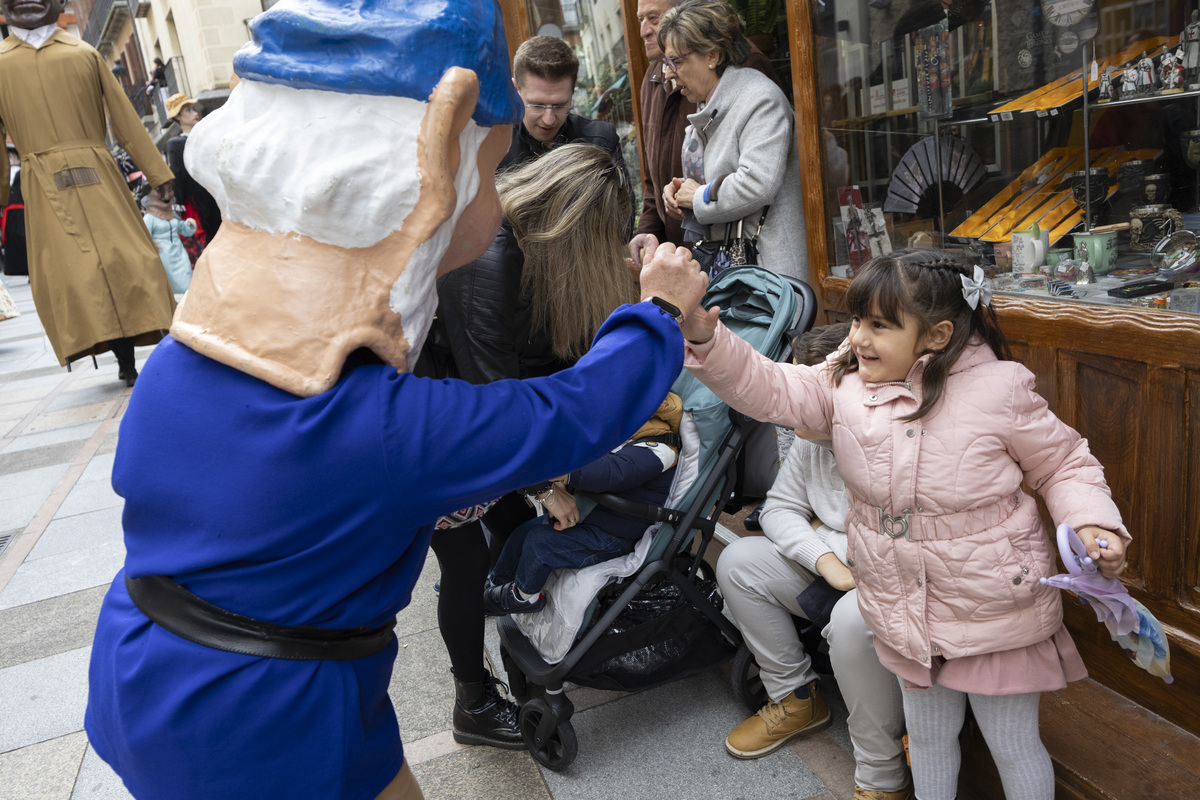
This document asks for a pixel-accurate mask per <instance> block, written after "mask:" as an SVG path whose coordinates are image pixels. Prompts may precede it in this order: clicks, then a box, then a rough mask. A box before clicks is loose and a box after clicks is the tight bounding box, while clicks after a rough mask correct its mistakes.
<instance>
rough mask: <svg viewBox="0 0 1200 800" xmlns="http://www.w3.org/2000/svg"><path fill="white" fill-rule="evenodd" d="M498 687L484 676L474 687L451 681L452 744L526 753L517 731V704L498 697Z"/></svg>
mask: <svg viewBox="0 0 1200 800" xmlns="http://www.w3.org/2000/svg"><path fill="white" fill-rule="evenodd" d="M498 683H500V681H498V680H496V678H494V677H493V676H491V675H489V674H487V673H484V676H483V680H481V681H475V682H473V683H464V682H463V681H460V680H459V679H458V678H455V679H454V694H455V698H454V741H456V742H458V743H460V744H488V745H491V746H492V747H501V748H504V749H505V750H524V749H525V740H524V739H522V738H521V732H520V730H519V729H518V728H517V711H518V708H517V704H516V703H514V702H512V701H511V700H509V699H507V698H505V697H503V696H501V694H500V690H499V689H497V688H496V685H497V684H498Z"/></svg>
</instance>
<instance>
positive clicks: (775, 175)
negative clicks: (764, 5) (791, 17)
mask: <svg viewBox="0 0 1200 800" xmlns="http://www.w3.org/2000/svg"><path fill="white" fill-rule="evenodd" d="M688 121H689V122H691V123H692V125H693V126H694V127H695V129H696V131H697V133H698V134H699V136H700V139H701V140H702V141H703V142H704V180H705V182H706V183H712V182H714V181H716V180H717V179H719V178H722V176H724V177H723V179H722V180H721V182H720V184H719V185H718V186H717V187H716V192H715V195H716V199H713V197H712V193H710V197H709V201H708V202H705V200H704V190H703V189H700V190H699V191H697V192H696V196H695V199H694V200H693V201H692V202H693V208H692V210H693V211H694V212H695V214H696V220H697V221H698V222H700V223H701V224H704V225H709V226H711V228H710V235H709V238H713V239H716V238H721V237H723V236H724V235H725V226H724V224H723V223H728V222H733V223H734V224H735V225H736V223H737V221H738V220H739V219H741V220H744V223H743V234H750V233H753V232H754V228H755V226H757V224H758V219H759V216H760V215H761V214H762V209H763V206H765V205H768V204H769V205H770V206H771V210H770V211H768V212H767V219H766V222H765V223H764V225H763V229H762V233H761V234H760V236H759V239H758V251H759V261H760V262H761V266H764V267H768V268H770V269H772V270H774V271H775V272H778V273H781V274H783V275H791V276H793V277H796V278H800V279H801V280H804V281H807V280H808V251H807V249H806V237H805V231H804V208H803V205H802V203H801V198H800V161H799V158H798V157H797V152H796V148H797V145H796V122H795V117H794V114H793V112H792V107H791V105H790V104H789V103H788V100H787V97H786V96H785V95H784V94H783V92H782V91H780V89H779V87H778V86H776V85H775V84H774V83H773V82H772V81H771V79H770V78H768V77H766V76H765V75H763V74H762V73H761V72H758V71H756V70H753V69H746V68H743V67H733V66H731V67H727V68H726V69H725V73H724V74H723V75H722V76H721V80H720V82H719V83H718V84H717V88H716V89H714V90H713V94H712V96H711V97H710V98H709V100H708V102H707V103H705V104H704V105H703V106H701V108H700V110H699V111H697V112H696V113H695V114H690V115H688Z"/></svg>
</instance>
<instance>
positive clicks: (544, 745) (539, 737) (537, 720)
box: [519, 697, 579, 772]
mask: <svg viewBox="0 0 1200 800" xmlns="http://www.w3.org/2000/svg"><path fill="white" fill-rule="evenodd" d="M519 725H520V728H521V736H522V737H524V739H525V744H526V745H527V746H528V747H529V752H530V753H531V754H532V755H533V757H534V758H536V759H537V761H538V763H539V764H541V765H543V766H545V767H547V768H548V769H552V770H554V771H555V772H562V771H563V770H564V769H566V768H567V766H568V765H569V764H570V763H571V762H572V761H574V760H575V756H577V755H578V754H579V740H578V739H576V738H575V728H574V727H572V725H571V723H570V722H569V721H564V722H559V721H558V719H557V718H556V717H555V716H554V712H553V711H552V710H551V709H550V706H549V704H547V703H546V701H545V700H543V699H542V698H540V697H535V698H534V699H532V700H530V701H529V702H528V703H526V704H525V705H524V706H522V707H521V716H520V718H519Z"/></svg>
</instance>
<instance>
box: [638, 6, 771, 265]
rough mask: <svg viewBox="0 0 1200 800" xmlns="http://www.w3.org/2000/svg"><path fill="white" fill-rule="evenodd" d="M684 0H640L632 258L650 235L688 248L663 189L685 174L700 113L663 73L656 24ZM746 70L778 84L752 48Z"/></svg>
mask: <svg viewBox="0 0 1200 800" xmlns="http://www.w3.org/2000/svg"><path fill="white" fill-rule="evenodd" d="M679 2H680V0H638V4H637V19H638V24H639V25H640V26H641V27H640V29H639V35H640V36H641V37H642V43H643V44H644V45H645V48H646V58H647V60H649V62H650V63H649V65H648V66H647V68H646V74H645V76H644V77H643V78H642V89H641V92H642V215H641V218H640V219H639V220H638V226H637V231H636V235H635V236H634V238H633V241H632V242H630V243H629V247H630V251H631V252H632V253H633V254H634V255H633V257H634V260H635V261H637V260H638V259H640V257H641V256H640V255H639V254H640V251H641V249H642V248H643V247H644V246H645V244H644V242H645V241H646V234H653V235H654V237H655V238H656V239H657V240H658V241H659V242H671V243H672V244H676V245H681V244H684V236H683V228H682V227H681V225H680V222H679V220H677V219H674V218H672V217H671V216H669V215H668V214H667V210H666V206H665V205H664V204H663V197H662V193H663V186H665V185H666V184H668V183H670V182H671V178H673V177H675V176H676V175H682V174H683V132H684V129H685V128H686V127H687V124H688V119H687V118H688V114H694V113H696V104H695V103H693V102H692V101H690V100H688V99H687V98H686V97H684V96H683V93H682V92H681V91H680V90H679V87H678V86H677V85H676V84H675V81H674V80H667V78H666V76H665V75H664V69H663V62H662V59H663V55H664V53H663V52H662V50H661V49H660V48H659V46H658V39H657V38H656V37H657V35H658V21H659V20H660V19H661V18H662V15H663V14H665V13H667V10H668V9H670V8H672V7H673V6H676V5H678V4H679ZM742 66H743V67H750V68H751V69H756V70H758V71H759V72H761V73H762V74H764V75H766V76H767V77H768V78H770V79H771V80H773V81H775V82H776V83H779V78H778V77H777V76H776V75H775V70H774V69H773V68H772V67H771V61H770V60H769V59H768V58H767V57H766V56H765V55H763V53H762V51H761V50H759V49H758V48H757V47H755V46H753V45H751V49H750V58H748V59H747V60H746V63H745V64H743V65H742Z"/></svg>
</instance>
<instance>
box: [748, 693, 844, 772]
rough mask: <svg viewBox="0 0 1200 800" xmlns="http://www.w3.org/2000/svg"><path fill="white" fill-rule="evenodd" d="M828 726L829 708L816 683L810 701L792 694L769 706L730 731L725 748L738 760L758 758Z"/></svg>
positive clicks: (810, 694)
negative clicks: (792, 740) (798, 737)
mask: <svg viewBox="0 0 1200 800" xmlns="http://www.w3.org/2000/svg"><path fill="white" fill-rule="evenodd" d="M827 725H829V708H828V707H827V706H826V705H825V698H823V697H821V694H820V692H819V691H818V690H817V683H816V681H813V682H812V683H810V684H809V685H808V699H807V700H801V699H800V698H799V697H796V693H795V692H789V693H788V695H787V697H785V698H783V700H781V701H780V702H778V703H767V704H766V705H765V706H763V707H762V708H760V709H759V710H758V712H757V713H755V715H754V716H753V717H750V719H748V720H746V721H745V722H743V723H742V724H741V725H738V726H737V727H736V728H734V729H733V731H731V732H730V734H729V737H728V738H727V739H726V740H725V749H726V750H728V751H729V754H730V755H732V756H734V757H736V758H759V757H761V756H765V755H767V754H768V753H774V752H775V751H776V750H778V749H779V748H780V747H782V746H783V745H785V744H786V743H787V742H788V741H790V740H791V739H794V738H796V737H797V736H802V735H805V734H809V733H816V732H817V731H819V730H821V729H822V728H824V727H826V726H827Z"/></svg>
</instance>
